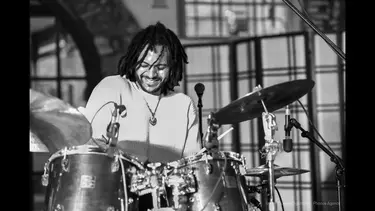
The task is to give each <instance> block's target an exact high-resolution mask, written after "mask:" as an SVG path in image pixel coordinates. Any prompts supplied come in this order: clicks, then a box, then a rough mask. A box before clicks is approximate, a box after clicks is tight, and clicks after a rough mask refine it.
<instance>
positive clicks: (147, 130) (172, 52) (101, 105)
mask: <svg viewBox="0 0 375 211" xmlns="http://www.w3.org/2000/svg"><path fill="white" fill-rule="evenodd" d="M183 63H188V61H187V55H186V53H185V51H184V48H183V46H182V45H181V43H180V41H179V39H178V37H177V36H176V35H175V34H174V32H172V31H171V30H170V29H168V28H166V27H165V26H164V25H163V24H162V23H160V22H157V23H156V24H155V25H150V26H148V27H147V28H145V29H144V30H142V31H140V32H138V33H137V34H136V35H135V37H134V38H133V40H132V41H131V43H130V46H129V48H128V50H127V52H126V54H125V55H124V56H123V57H121V59H120V61H119V63H118V72H119V74H118V75H112V76H107V77H105V78H104V79H103V80H102V81H101V82H100V83H99V84H98V85H97V86H96V87H95V88H94V90H93V92H92V93H91V96H90V98H89V100H88V102H87V105H86V107H85V109H84V111H83V113H84V115H85V116H86V118H87V119H88V120H89V121H90V122H91V125H92V129H93V139H94V140H95V139H96V138H98V139H100V138H102V139H103V138H106V134H107V126H108V124H109V123H110V122H111V119H112V112H113V110H114V109H115V106H113V105H114V104H113V103H112V104H111V103H110V102H115V103H116V104H117V105H125V108H126V110H125V111H124V112H123V113H122V114H121V115H120V117H119V120H118V123H119V125H120V128H119V133H118V143H117V147H118V148H119V149H121V150H122V151H124V152H126V153H129V154H131V155H134V156H136V157H137V158H138V159H139V160H140V161H143V162H170V161H174V160H178V159H181V158H182V157H184V156H187V155H191V154H192V153H196V152H198V151H199V149H200V145H199V141H198V125H197V114H196V108H195V105H194V103H193V101H192V99H191V98H190V97H188V96H187V95H185V94H183V93H176V92H174V87H175V86H178V85H179V82H180V81H181V80H182V76H183Z"/></svg>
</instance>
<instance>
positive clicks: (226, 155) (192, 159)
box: [168, 151, 245, 168]
mask: <svg viewBox="0 0 375 211" xmlns="http://www.w3.org/2000/svg"><path fill="white" fill-rule="evenodd" d="M206 159H208V160H225V159H227V160H232V161H237V162H241V163H243V162H244V161H245V157H244V156H241V155H240V154H238V153H236V152H230V151H219V152H217V153H208V152H203V153H200V154H196V155H191V156H188V157H185V158H182V159H180V160H177V161H173V162H170V163H168V165H169V166H171V167H173V168H181V167H184V166H186V165H191V164H193V163H196V162H200V161H205V160H206Z"/></svg>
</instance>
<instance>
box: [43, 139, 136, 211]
mask: <svg viewBox="0 0 375 211" xmlns="http://www.w3.org/2000/svg"><path fill="white" fill-rule="evenodd" d="M142 168H143V165H142V163H140V162H138V161H137V159H136V158H135V157H132V156H130V155H127V154H125V153H123V152H121V151H116V152H115V153H113V154H112V155H109V154H108V153H105V152H104V151H103V150H102V149H101V148H99V147H97V146H89V145H83V146H78V147H72V148H65V149H63V150H60V151H58V152H56V153H55V154H53V155H52V156H51V157H50V159H49V160H48V162H47V163H46V164H45V169H44V175H43V177H42V184H43V185H44V186H47V188H46V197H45V210H46V211H103V210H104V211H124V210H127V211H138V197H137V195H135V194H134V193H131V192H130V191H129V185H130V178H131V174H132V173H131V172H134V170H137V169H142ZM125 206H127V207H125Z"/></svg>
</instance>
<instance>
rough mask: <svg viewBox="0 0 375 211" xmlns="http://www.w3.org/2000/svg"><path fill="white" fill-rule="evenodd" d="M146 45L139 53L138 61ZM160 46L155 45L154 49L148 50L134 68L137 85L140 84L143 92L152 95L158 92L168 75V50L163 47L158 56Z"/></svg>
mask: <svg viewBox="0 0 375 211" xmlns="http://www.w3.org/2000/svg"><path fill="white" fill-rule="evenodd" d="M147 47H148V46H147V45H146V46H145V48H144V49H143V51H142V52H141V53H140V55H139V57H138V61H139V60H141V59H142V57H143V55H144V54H145V51H146V49H147ZM162 48H163V47H162V46H160V45H157V46H155V49H154V51H152V50H149V51H148V52H147V55H146V57H145V58H144V60H143V62H142V63H141V64H140V65H139V66H138V67H137V69H136V77H137V83H138V85H140V86H141V88H142V89H143V90H144V91H145V92H148V93H150V94H154V95H159V94H160V91H161V88H162V86H163V84H164V83H165V82H166V81H167V79H168V75H169V67H168V63H167V58H168V57H167V56H168V52H167V50H166V49H164V51H163V54H162V55H161V56H160V53H161V51H162ZM159 57H160V58H159ZM158 58H159V59H158Z"/></svg>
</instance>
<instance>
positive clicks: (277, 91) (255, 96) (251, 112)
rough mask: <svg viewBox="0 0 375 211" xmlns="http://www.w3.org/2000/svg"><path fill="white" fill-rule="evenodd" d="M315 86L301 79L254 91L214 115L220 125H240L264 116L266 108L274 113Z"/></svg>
mask: <svg viewBox="0 0 375 211" xmlns="http://www.w3.org/2000/svg"><path fill="white" fill-rule="evenodd" d="M314 85H315V82H314V81H312V80H307V79H301V80H294V81H289V82H284V83H280V84H276V85H273V86H270V87H266V88H263V89H261V90H259V91H253V92H251V93H249V94H247V95H245V96H243V97H241V98H239V99H237V100H235V101H233V102H232V103H230V104H229V105H227V106H225V107H223V108H221V109H219V110H218V111H217V112H216V113H214V114H213V117H214V118H215V121H217V122H218V123H219V124H220V125H225V124H234V123H240V122H243V121H246V120H251V119H254V118H257V117H260V116H262V113H263V112H264V108H263V105H262V102H261V100H263V102H264V104H265V106H266V108H267V111H268V112H273V111H275V110H278V109H280V108H282V107H284V106H287V105H289V104H291V103H292V102H294V101H296V100H298V99H299V98H301V97H302V96H304V95H305V94H306V93H308V92H309V91H310V90H311V89H312V88H313V87H314Z"/></svg>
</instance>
